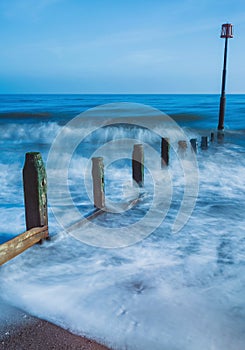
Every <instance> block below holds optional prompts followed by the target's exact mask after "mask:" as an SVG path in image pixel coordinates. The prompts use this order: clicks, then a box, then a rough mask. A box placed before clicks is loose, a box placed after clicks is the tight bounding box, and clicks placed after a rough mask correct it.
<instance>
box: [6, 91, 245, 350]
mask: <svg viewBox="0 0 245 350" xmlns="http://www.w3.org/2000/svg"><path fill="white" fill-rule="evenodd" d="M244 98H245V96H244V95H232V96H228V97H227V114H226V130H227V131H226V134H225V141H224V143H223V144H218V143H217V142H215V143H214V144H211V143H210V147H209V149H208V150H207V151H201V150H200V148H198V153H197V162H198V169H199V193H198V197H197V200H196V206H195V209H194V211H193V213H192V215H191V217H190V219H189V221H188V223H187V224H186V225H185V226H184V227H183V228H182V229H181V231H179V232H178V233H177V234H173V233H172V231H171V227H172V224H173V222H174V220H175V217H176V214H177V212H178V210H179V207H180V203H181V200H182V198H183V193H184V190H185V179H184V177H183V169H182V167H181V166H180V162H179V158H178V156H177V154H176V153H175V152H174V151H173V150H171V154H170V159H171V162H170V166H169V170H168V171H167V172H168V174H169V178H170V180H171V186H172V197H171V205H170V208H169V210H168V211H167V215H166V217H165V219H164V220H163V222H162V224H161V225H160V226H159V227H157V228H155V229H154V231H153V233H152V234H151V235H149V236H148V237H147V238H146V239H144V240H142V241H140V242H138V243H137V244H134V245H131V246H128V247H124V248H120V249H104V248H98V247H94V246H90V245H88V244H83V243H82V242H80V241H78V240H76V239H74V238H72V237H71V236H69V235H67V234H66V233H65V232H63V229H62V228H61V227H60V226H59V223H58V222H57V221H56V220H55V218H54V216H53V215H52V212H51V211H50V212H49V221H50V222H49V227H50V232H51V235H52V236H53V239H52V240H51V241H50V242H45V243H44V244H43V245H42V246H34V247H33V248H32V249H29V250H28V251H26V252H25V253H23V254H21V255H20V256H18V257H17V258H15V259H14V260H12V261H10V262H8V263H7V264H5V265H3V266H2V267H1V275H0V280H1V283H0V296H1V298H3V299H4V300H6V301H8V302H9V303H11V304H12V305H15V306H18V307H20V308H22V309H24V310H26V311H28V312H30V313H32V314H33V315H35V316H39V317H42V318H44V319H47V320H49V321H52V322H54V323H56V324H58V325H61V326H62V327H65V328H68V329H70V330H72V331H73V332H75V333H78V334H83V335H87V336H89V337H91V338H94V339H97V340H99V341H102V342H104V343H105V344H107V345H109V346H112V347H113V348H114V349H134V350H135V349H141V350H142V349H143V350H144V349H147V350H148V349H154V350H158V349H159V350H165V349H166V350H169V349H186V350H192V349H193V350H196V349H200V350H202V349H205V350H206V349H218V350H221V349H222V350H223V349H227V350H228V349H229V350H230V349H234V350H242V349H244V347H245V297H244V295H245V277H244V276H245V273H244V272H245V252H244V251H245V249H244V244H245V235H244V224H245V222H244V221H245V220H244V209H245V204H244V195H245V187H244V178H245V176H244V175H245V171H244V169H245V158H244V146H245V142H244V134H245V132H244V130H245V128H244V113H245V109H244V104H243V102H244ZM0 101H1V113H0V124H1V129H0V136H1V137H0V150H1V153H0V162H1V167H0V169H1V170H0V186H1V191H0V197H1V200H0V217H1V227H0V239H1V240H2V241H3V240H6V239H8V238H10V237H11V236H14V235H16V234H18V233H20V232H22V231H24V230H25V221H24V207H23V190H22V175H21V171H22V167H23V163H24V155H25V152H28V151H40V152H41V153H42V156H43V159H44V160H45V162H46V161H47V157H48V152H49V150H50V146H51V144H52V142H53V141H54V139H55V137H56V136H57V135H58V133H59V132H60V130H61V128H62V126H63V125H64V124H65V123H66V122H68V121H69V120H70V119H71V118H73V117H75V116H76V115H77V114H78V113H80V112H83V111H85V110H86V109H87V108H91V107H95V106H97V105H100V104H105V103H109V102H137V103H144V104H146V105H151V106H153V107H155V108H158V109H159V110H161V111H163V112H165V113H168V114H169V115H172V116H173V117H174V119H175V120H176V121H177V122H178V124H179V125H180V126H181V127H182V128H183V130H184V131H185V133H186V134H187V137H188V138H193V137H196V138H198V140H199V141H200V137H201V136H203V135H210V132H211V131H213V130H215V129H216V127H217V114H218V104H219V97H218V96H216V95H183V96H181V95H87V96H86V95H81V96H80V95H54V96H53V95H38V96H35V95H19V96H17V95H2V96H0ZM85 128H86V127H85ZM125 137H131V138H134V139H136V140H138V141H140V142H142V141H143V142H146V143H149V145H151V146H152V147H153V148H154V149H155V150H158V151H159V147H160V138H159V136H157V135H156V134H153V133H152V132H150V131H149V130H147V129H145V130H144V129H141V128H139V127H133V128H132V127H129V126H128V125H125V124H120V125H116V126H115V125H112V126H109V127H106V128H104V129H100V130H98V131H96V132H94V133H93V134H92V135H90V136H89V137H87V138H86V139H85V140H84V142H83V143H82V144H81V145H79V147H78V148H77V150H76V152H75V153H74V155H73V157H72V159H71V162H70V165H69V189H70V192H71V195H72V199H73V201H74V203H75V205H76V207H77V208H78V210H79V211H80V212H81V213H82V214H83V213H84V214H85V213H86V212H88V211H90V210H91V209H92V208H93V205H92V203H91V200H90V197H89V193H87V190H86V188H85V185H86V184H85V183H84V181H83V179H84V177H86V176H87V181H88V186H91V179H90V172H89V171H88V175H86V166H87V163H88V159H89V158H90V157H91V155H92V154H93V152H94V151H96V149H98V148H99V147H101V146H102V145H103V144H105V143H107V142H109V141H111V140H117V139H120V138H125ZM199 145H200V144H199ZM123 147H125V144H124V146H123ZM64 148H65V145H64ZM120 151H121V152H122V154H124V153H123V152H124V149H121V150H120V149H119V146H118V144H117V149H116V150H115V152H120ZM128 154H129V155H130V154H131V150H130V151H129V153H128ZM63 156H65V150H64V155H63ZM103 156H105V159H106V157H108V159H109V157H110V156H111V155H110V154H103ZM150 156H151V155H150V154H149V155H147V154H146V158H147V159H149V158H150ZM147 159H146V161H147ZM153 168H154V169H153V172H152V173H150V172H149V171H146V175H145V176H146V179H145V183H146V186H145V188H144V196H143V197H142V200H141V201H140V202H139V203H138V204H137V205H136V206H134V207H133V208H132V209H130V210H128V211H126V212H124V213H123V214H122V215H121V216H120V220H118V214H111V213H106V214H105V215H104V216H101V217H99V218H97V219H96V221H95V223H97V225H98V226H97V228H96V234H97V235H100V234H101V235H102V234H103V227H111V228H115V230H116V229H117V228H118V227H119V226H125V227H126V226H127V225H129V224H132V223H133V222H135V221H138V220H140V219H141V218H142V217H144V215H145V214H146V213H147V212H148V210H149V208H150V207H151V204H152V200H153V192H154V189H155V188H156V186H158V185H159V184H162V183H164V178H165V173H164V171H162V170H161V169H160V163H159V164H154V167H153ZM89 181H90V182H89ZM154 181H155V182H154ZM156 182H157V183H156ZM165 185H166V186H167V183H166V184H165ZM49 190H51V189H49ZM59 190H60V191H61V195H62V193H63V192H62V191H63V190H64V189H63V188H62V187H60V188H59ZM134 191H135V189H134V188H133V187H132V183H131V162H130V160H129V159H126V158H125V159H121V160H118V161H115V162H113V163H111V164H109V165H108V167H107V168H106V195H107V198H108V200H111V201H114V202H115V203H119V204H120V203H121V202H124V201H126V200H127V199H128V198H130V196H134ZM64 200H65V199H64ZM161 205H163V206H164V203H161ZM160 209H161V208H159V212H158V211H157V210H155V212H154V215H155V217H156V219H157V217H158V216H161V215H162V212H161V210H160ZM60 210H61V212H63V213H64V216H65V215H66V211H65V208H64V206H62V203H61V204H60ZM66 220H67V223H68V224H69V223H72V220H73V218H72V217H69V215H67V217H66ZM154 224H155V223H154V222H150V221H149V222H147V225H148V226H149V228H151V226H152V227H153V228H154ZM83 233H84V234H87V235H93V234H94V231H93V230H92V228H90V227H88V228H86V227H85V228H84V232H83ZM37 301H38V302H37Z"/></svg>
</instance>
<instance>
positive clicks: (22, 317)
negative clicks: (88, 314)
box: [0, 303, 109, 350]
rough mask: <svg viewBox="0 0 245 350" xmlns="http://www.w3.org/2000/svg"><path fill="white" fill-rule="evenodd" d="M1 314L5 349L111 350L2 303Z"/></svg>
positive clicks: (1, 341) (0, 345) (0, 334)
mask: <svg viewBox="0 0 245 350" xmlns="http://www.w3.org/2000/svg"><path fill="white" fill-rule="evenodd" d="M0 314H1V316H0V349H2V350H29V349H30V350H49V349H54V350H55V349H57V350H65V349H67V350H68V349H69V350H75V349H77V350H78V349H80V350H109V349H108V348H107V347H106V346H103V345H101V344H98V343H97V342H95V341H92V340H89V339H87V338H84V337H80V336H78V335H75V334H72V333H70V332H68V331H66V330H65V329H63V328H60V327H58V326H56V325H54V324H52V323H50V322H47V321H44V320H41V319H38V318H36V317H33V316H31V315H28V314H27V313H25V312H23V311H21V310H18V309H16V308H14V307H12V306H9V305H6V304H4V303H0Z"/></svg>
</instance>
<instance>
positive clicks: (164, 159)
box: [161, 138, 169, 168]
mask: <svg viewBox="0 0 245 350" xmlns="http://www.w3.org/2000/svg"><path fill="white" fill-rule="evenodd" d="M168 165H169V138H162V142H161V167H162V168H164V167H166V166H168Z"/></svg>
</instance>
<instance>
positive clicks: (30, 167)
mask: <svg viewBox="0 0 245 350" xmlns="http://www.w3.org/2000/svg"><path fill="white" fill-rule="evenodd" d="M23 186H24V198H25V217H26V229H27V230H30V229H31V228H34V227H42V226H46V225H48V211H47V176H46V170H45V166H44V163H43V160H42V156H41V154H40V153H39V152H29V153H26V158H25V164H24V168H23Z"/></svg>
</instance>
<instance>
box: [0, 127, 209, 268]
mask: <svg viewBox="0 0 245 350" xmlns="http://www.w3.org/2000/svg"><path fill="white" fill-rule="evenodd" d="M208 141H209V140H208V137H207V136H203V137H201V143H200V148H201V149H203V150H206V149H207V148H208V144H209V142H208ZM213 141H214V133H211V136H210V142H213ZM190 145H191V150H192V151H193V152H195V153H196V152H197V147H198V144H197V139H191V140H190ZM178 148H179V152H180V153H182V154H183V153H185V151H186V150H187V148H188V142H187V141H185V140H183V141H179V142H178ZM169 153H170V142H169V139H168V138H162V140H161V167H162V168H164V167H167V166H168V165H169V161H170V158H169ZM92 178H93V198H94V207H95V210H94V212H93V213H91V214H89V215H87V216H86V220H88V219H93V218H94V217H95V216H97V215H99V214H101V213H104V212H105V188H104V162H103V158H102V157H94V158H92ZM132 179H133V183H134V184H136V185H137V186H139V187H143V186H144V148H143V145H142V144H135V145H134V147H133V153H132ZM23 189H24V202H25V219H26V231H25V232H24V233H22V234H20V235H18V236H16V237H14V238H12V239H10V240H9V241H7V242H5V243H2V244H0V265H2V264H4V263H5V262H7V261H9V260H10V259H12V258H14V257H15V256H17V255H19V254H20V253H22V252H23V251H25V250H26V249H27V248H29V247H31V246H33V245H34V244H36V243H40V242H42V240H44V239H49V231H48V207H47V175H46V170H45V166H44V163H43V160H42V156H41V154H40V153H39V152H28V153H26V157H25V164H24V168H23ZM136 202H137V200H134V201H132V203H136ZM103 209H104V210H103ZM84 221H85V219H84ZM77 225H78V227H79V226H82V221H81V222H79V223H76V224H74V225H72V226H71V227H70V228H68V231H69V229H72V228H73V227H76V226H77Z"/></svg>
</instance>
